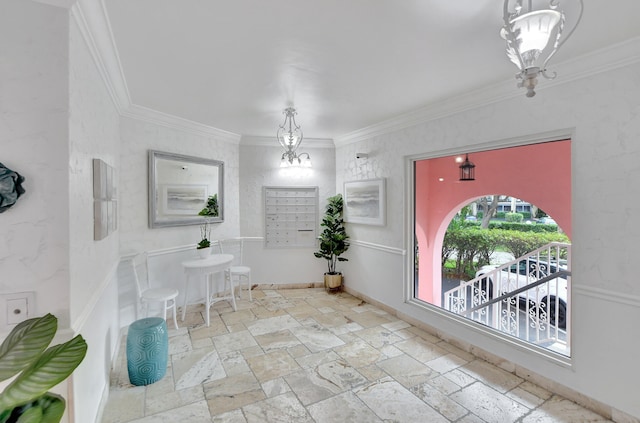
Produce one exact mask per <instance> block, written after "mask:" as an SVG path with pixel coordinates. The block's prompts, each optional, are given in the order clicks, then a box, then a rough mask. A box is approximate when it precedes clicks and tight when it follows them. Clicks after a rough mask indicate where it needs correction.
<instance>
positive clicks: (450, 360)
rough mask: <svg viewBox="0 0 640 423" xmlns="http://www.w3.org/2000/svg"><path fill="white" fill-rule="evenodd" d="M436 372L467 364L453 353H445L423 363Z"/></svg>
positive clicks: (447, 370) (443, 371) (444, 371)
mask: <svg viewBox="0 0 640 423" xmlns="http://www.w3.org/2000/svg"><path fill="white" fill-rule="evenodd" d="M425 364H426V365H427V366H429V367H431V368H432V369H433V370H435V371H436V372H438V373H446V372H449V371H451V370H454V369H457V368H458V367H460V366H462V365H464V364H467V361H466V360H464V359H462V358H460V357H458V356H457V355H455V354H447V355H443V356H442V357H438V358H436V359H434V360H431V361H427V362H426V363H425Z"/></svg>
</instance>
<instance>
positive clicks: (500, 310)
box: [443, 243, 571, 356]
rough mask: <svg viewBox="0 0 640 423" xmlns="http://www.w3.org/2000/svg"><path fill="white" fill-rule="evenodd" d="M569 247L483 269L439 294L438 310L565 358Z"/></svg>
mask: <svg viewBox="0 0 640 423" xmlns="http://www.w3.org/2000/svg"><path fill="white" fill-rule="evenodd" d="M570 299H571V245H570V244H564V243H550V244H548V245H546V246H544V247H541V248H539V249H537V250H534V251H531V252H530V253H527V254H525V255H524V256H522V257H519V258H517V259H515V260H513V261H510V262H508V263H504V264H501V265H499V266H484V267H483V268H481V269H480V270H479V271H478V272H477V273H476V277H475V278H474V279H472V280H470V281H466V282H461V283H460V285H459V286H458V287H456V288H453V289H450V290H449V291H446V292H445V293H444V304H443V307H444V308H445V309H446V310H449V311H452V312H454V313H456V314H460V315H463V316H465V317H467V318H469V319H471V320H474V321H477V322H479V323H482V324H484V325H487V326H490V327H492V328H494V329H497V330H499V331H501V332H504V333H507V334H509V335H512V336H515V337H517V338H520V339H523V340H526V341H528V342H531V343H534V344H537V345H540V346H543V347H545V348H548V349H551V350H554V351H556V352H559V353H561V354H564V355H567V356H568V355H569V346H570V342H569V341H570V333H571V332H570V327H571V318H570V317H571V313H570V310H571V301H570Z"/></svg>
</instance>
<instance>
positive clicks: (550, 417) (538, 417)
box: [522, 396, 611, 423]
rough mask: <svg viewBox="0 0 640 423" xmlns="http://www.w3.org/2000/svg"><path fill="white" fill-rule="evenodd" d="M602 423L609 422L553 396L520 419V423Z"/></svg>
mask: <svg viewBox="0 0 640 423" xmlns="http://www.w3.org/2000/svg"><path fill="white" fill-rule="evenodd" d="M573 422H584V423H587V422H589V423H604V422H611V420H608V419H605V418H604V417H602V416H600V415H598V414H596V413H594V412H592V411H589V410H587V409H586V408H584V407H582V406H580V405H578V404H576V403H575V402H571V401H569V400H567V399H564V398H562V397H559V396H553V397H552V398H551V399H550V400H548V401H546V402H545V403H544V404H542V406H540V407H539V408H537V409H535V410H534V411H532V412H531V414H529V415H528V416H526V417H525V418H524V419H522V423H573Z"/></svg>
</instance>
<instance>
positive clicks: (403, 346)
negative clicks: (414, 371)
mask: <svg viewBox="0 0 640 423" xmlns="http://www.w3.org/2000/svg"><path fill="white" fill-rule="evenodd" d="M393 345H394V346H395V347H396V348H398V349H399V350H401V351H403V352H404V353H406V354H408V355H410V356H411V357H413V358H415V359H416V360H418V361H419V362H421V363H427V362H429V361H431V360H433V359H436V358H438V357H442V356H444V355H447V354H449V352H448V351H447V350H445V349H443V348H440V347H438V346H437V345H435V344H433V343H431V342H429V341H427V340H424V339H422V338H419V337H414V338H411V339H407V340H405V341H400V342H396V343H395V344H393Z"/></svg>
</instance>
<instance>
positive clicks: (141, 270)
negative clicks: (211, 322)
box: [132, 253, 179, 329]
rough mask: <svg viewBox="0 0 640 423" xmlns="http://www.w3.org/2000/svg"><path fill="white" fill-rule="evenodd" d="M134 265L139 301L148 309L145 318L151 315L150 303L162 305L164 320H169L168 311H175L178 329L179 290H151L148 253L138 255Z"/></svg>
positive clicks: (174, 322) (174, 318) (133, 262)
mask: <svg viewBox="0 0 640 423" xmlns="http://www.w3.org/2000/svg"><path fill="white" fill-rule="evenodd" d="M132 264H133V277H134V279H135V282H136V290H137V291H138V299H139V300H140V303H141V305H142V306H143V307H144V308H145V309H146V312H145V316H148V315H149V303H162V305H163V316H164V319H165V320H167V311H169V310H173V311H172V312H173V324H174V325H175V327H176V329H178V320H177V319H176V298H177V297H178V293H179V292H178V290H177V289H174V288H151V283H150V282H149V266H148V257H147V254H146V253H141V254H137V255H136V256H135V257H134V258H133V259H132Z"/></svg>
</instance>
